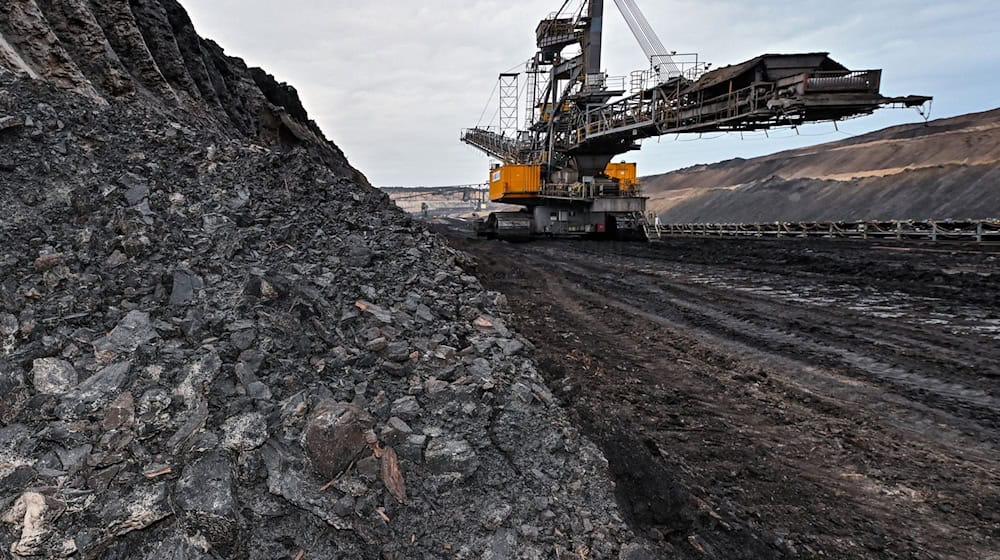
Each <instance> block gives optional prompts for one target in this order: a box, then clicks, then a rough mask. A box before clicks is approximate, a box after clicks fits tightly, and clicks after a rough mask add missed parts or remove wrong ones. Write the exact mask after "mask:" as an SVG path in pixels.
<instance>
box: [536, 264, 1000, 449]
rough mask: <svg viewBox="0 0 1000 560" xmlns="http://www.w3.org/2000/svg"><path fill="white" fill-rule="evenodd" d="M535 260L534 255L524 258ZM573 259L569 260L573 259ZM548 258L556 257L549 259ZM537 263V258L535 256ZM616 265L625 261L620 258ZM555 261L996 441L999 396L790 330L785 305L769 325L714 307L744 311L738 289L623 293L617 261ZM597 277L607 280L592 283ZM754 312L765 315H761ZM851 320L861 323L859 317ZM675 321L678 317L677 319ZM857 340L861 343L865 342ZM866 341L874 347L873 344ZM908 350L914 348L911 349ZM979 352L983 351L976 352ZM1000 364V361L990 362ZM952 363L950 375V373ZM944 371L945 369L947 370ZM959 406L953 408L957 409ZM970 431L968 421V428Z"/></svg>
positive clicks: (644, 305)
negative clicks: (852, 377)
mask: <svg viewBox="0 0 1000 560" xmlns="http://www.w3.org/2000/svg"><path fill="white" fill-rule="evenodd" d="M529 258H532V257H529ZM570 258H572V257H570ZM546 260H547V262H550V263H551V262H557V261H554V260H552V259H551V255H550V258H549V259H546ZM533 262H535V264H536V265H541V264H542V263H541V262H539V261H538V260H534V261H533ZM616 264H622V263H621V262H620V261H619V262H617V263H616ZM558 266H559V267H560V268H561V269H562V270H565V271H567V272H570V273H571V274H572V276H571V277H575V278H576V280H577V281H579V282H581V284H583V285H586V286H587V287H588V288H590V289H596V290H599V291H600V293H601V295H602V296H603V297H605V298H608V300H618V301H621V302H623V303H626V304H628V305H630V306H632V307H633V308H634V309H635V310H640V311H643V312H644V314H645V315H646V318H647V319H648V318H649V314H650V313H652V314H653V315H655V316H658V317H672V318H675V319H674V321H675V324H674V326H675V328H676V327H678V326H680V325H681V324H683V325H685V326H691V327H695V328H700V329H704V330H706V331H709V332H713V333H720V334H721V335H722V338H724V339H736V340H742V341H745V342H746V343H748V344H749V345H750V346H751V347H752V348H753V349H754V350H755V351H756V350H761V349H767V350H770V351H771V352H775V353H778V354H781V355H784V356H795V357H801V356H809V357H810V358H811V359H813V360H819V361H820V363H822V364H824V365H832V366H834V367H837V366H841V367H846V368H849V369H851V370H853V371H854V372H856V373H857V374H860V375H861V376H863V377H865V378H868V379H874V380H875V381H877V382H878V381H884V382H888V383H890V384H891V385H892V386H894V387H896V388H897V389H898V390H900V391H901V392H902V393H903V394H904V395H905V396H906V397H908V398H910V399H912V400H914V401H917V402H922V403H925V404H927V406H928V408H930V409H935V408H943V409H944V410H948V411H949V412H950V413H958V414H959V415H961V416H965V417H968V418H970V419H971V420H974V421H975V422H977V423H981V424H982V425H981V426H979V427H973V428H974V431H975V432H976V434H977V435H978V436H980V437H982V438H987V439H988V440H989V441H991V442H993V443H1000V434H998V433H997V432H996V429H997V428H998V427H1000V398H997V397H995V396H993V395H991V394H989V393H987V392H986V391H984V390H982V389H980V388H974V387H969V386H966V385H964V384H962V383H956V382H951V381H945V380H942V379H939V378H937V377H932V376H930V375H922V374H921V373H918V372H916V371H913V369H909V368H901V367H897V366H896V365H895V364H893V363H890V362H888V361H885V360H883V359H879V358H878V357H873V356H871V355H868V354H867V353H863V352H862V351H856V350H854V349H851V348H848V347H844V346H843V345H839V344H831V343H830V341H831V340H836V337H827V338H821V337H817V336H814V335H813V333H814V332H815V333H818V334H827V333H824V329H823V328H822V326H821V325H819V324H817V323H813V324H810V325H809V326H810V331H812V332H810V334H809V335H806V334H804V333H803V331H801V330H797V331H793V330H791V329H788V328H783V327H776V326H772V325H775V324H778V325H782V326H784V325H785V324H787V321H783V319H784V318H785V317H784V316H785V314H787V310H784V309H782V308H781V307H780V306H776V305H774V303H773V302H771V305H770V306H769V311H771V316H770V317H765V319H767V320H768V321H767V322H764V321H762V320H760V319H756V320H755V319H753V318H752V317H753V314H747V313H734V312H732V311H724V310H721V309H719V308H718V307H719V306H720V301H724V302H725V303H726V304H727V305H729V306H732V307H733V308H734V309H739V310H740V311H745V310H746V309H747V308H748V307H751V306H748V305H747V303H746V301H745V299H743V298H739V297H734V295H735V294H738V292H733V291H730V292H728V293H725V294H724V293H719V292H720V290H714V289H708V290H706V289H705V287H704V286H697V287H692V286H691V285H684V284H682V283H679V282H669V281H668V282H666V283H665V289H663V288H661V287H660V286H659V285H656V284H632V285H631V286H630V289H629V290H628V291H624V290H621V289H620V285H621V272H622V269H623V268H627V267H628V264H627V263H625V267H622V266H617V267H615V270H616V271H617V272H616V274H614V275H612V274H608V273H607V270H608V267H607V264H606V263H594V262H592V261H591V262H580V261H577V260H569V259H566V257H564V260H563V261H558ZM596 279H601V280H603V281H604V282H597V281H596ZM757 316H758V317H760V316H762V314H758V315H757ZM849 320H850V321H854V322H855V323H857V322H859V319H858V318H850V319H849ZM677 321H680V323H678V322H677ZM861 342H862V344H861V345H862V346H866V344H864V343H863V341H861ZM867 346H869V347H871V346H872V345H871V344H870V343H868V344H867ZM910 348H915V347H913V346H911V347H910ZM980 357H982V355H980ZM994 363H995V364H996V363H1000V360H998V361H996V362H994ZM954 369H955V368H954V367H953V368H951V370H950V372H953V371H954ZM950 372H949V373H950ZM956 409H957V410H956ZM964 428H966V429H968V428H970V426H968V425H966V426H964Z"/></svg>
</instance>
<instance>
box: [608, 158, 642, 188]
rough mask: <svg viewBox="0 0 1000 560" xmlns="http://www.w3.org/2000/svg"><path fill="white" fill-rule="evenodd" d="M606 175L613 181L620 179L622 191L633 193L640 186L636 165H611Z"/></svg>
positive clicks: (623, 163)
mask: <svg viewBox="0 0 1000 560" xmlns="http://www.w3.org/2000/svg"><path fill="white" fill-rule="evenodd" d="M604 174H605V175H607V176H608V177H611V178H612V179H618V182H619V184H620V185H621V188H622V190H625V191H631V190H633V189H635V186H636V184H638V175H637V171H636V167H635V164H634V163H625V162H624V161H623V162H621V163H609V164H608V167H607V169H605V170H604Z"/></svg>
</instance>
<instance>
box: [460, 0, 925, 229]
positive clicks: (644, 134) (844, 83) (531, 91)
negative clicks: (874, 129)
mask: <svg viewBox="0 0 1000 560" xmlns="http://www.w3.org/2000/svg"><path fill="white" fill-rule="evenodd" d="M614 1H615V4H616V6H617V7H618V10H619V11H620V12H621V14H622V16H623V17H624V18H625V21H626V23H627V24H628V26H629V28H630V29H631V30H632V32H633V34H634V35H635V37H636V39H637V40H638V42H639V44H640V46H641V48H642V49H643V52H644V53H645V55H646V57H647V59H648V60H649V63H650V65H649V67H648V69H645V70H640V71H636V72H632V73H631V75H630V76H628V77H627V78H626V77H617V78H615V77H609V76H608V75H607V74H605V73H604V72H603V71H602V70H601V39H602V30H603V27H604V26H603V21H604V7H605V6H604V1H603V0H583V1H582V2H580V6H579V7H578V8H577V9H571V10H567V8H568V7H569V4H570V0H566V1H565V2H564V3H563V5H562V7H561V8H560V9H559V11H558V12H556V13H554V14H551V15H549V16H548V17H547V18H545V19H543V20H542V21H541V23H539V24H538V27H537V28H536V30H535V35H536V39H537V42H536V46H537V52H536V53H535V55H534V57H532V59H531V60H530V61H529V62H528V63H527V64H526V67H525V69H524V72H520V73H505V74H501V75H500V77H499V83H498V87H499V91H500V108H499V111H498V114H499V116H500V126H499V127H498V128H497V127H478V126H477V127H475V128H470V129H466V130H463V131H462V136H461V139H462V141H463V142H465V143H467V144H469V145H471V146H473V147H475V148H477V149H479V150H481V151H483V152H485V153H486V154H487V155H489V156H490V157H491V158H493V159H495V160H497V161H498V162H499V163H495V164H492V165H491V168H490V175H489V196H490V200H492V201H493V202H497V203H503V204H512V205H518V206H522V207H523V209H522V210H521V211H519V212H497V213H493V214H491V215H490V216H489V217H488V218H487V219H486V220H484V221H483V222H482V223H481V224H480V225H479V233H480V235H485V236H488V237H496V238H502V239H525V238H531V237H537V236H592V237H612V238H639V239H645V238H647V236H648V231H649V230H648V225H649V224H648V223H647V218H646V200H647V199H646V198H645V197H644V196H643V195H642V189H641V185H640V184H639V181H638V176H637V170H636V165H635V164H634V163H626V162H613V160H614V159H615V158H616V157H618V156H619V155H621V154H624V153H627V152H629V151H632V150H636V149H639V147H640V145H639V142H640V141H641V140H643V139H646V138H653V137H657V136H661V135H666V134H689V133H706V132H742V131H755V130H766V129H770V128H778V127H795V126H799V125H801V124H805V123H811V122H820V121H839V120H843V119H848V118H852V117H858V116H862V115H868V114H871V113H873V112H874V111H875V110H876V109H879V108H883V107H913V108H917V109H918V110H921V111H922V110H923V108H924V107H925V106H927V105H928V104H929V103H930V102H931V98H930V97H925V96H907V97H885V96H883V95H882V94H881V93H880V86H881V77H882V71H881V70H850V69H848V68H846V67H845V66H843V65H841V64H839V63H838V62H836V61H834V60H833V59H832V58H830V56H829V54H828V53H822V52H818V53H803V54H765V55H762V56H758V57H756V58H754V59H752V60H748V61H746V62H743V63H741V64H736V65H733V66H727V67H724V68H718V69H711V67H710V65H709V64H706V63H704V62H701V61H699V60H698V56H697V55H693V54H677V53H675V52H668V51H666V49H665V48H664V47H663V44H662V43H661V42H660V40H659V38H658V37H657V35H656V33H655V32H654V31H653V28H652V27H651V26H650V24H649V22H648V21H647V20H646V18H645V16H644V15H643V13H642V11H640V9H639V7H638V6H637V5H636V3H635V1H634V0H614ZM521 80H523V84H521V83H519V82H520V81H521ZM626 82H628V83H626ZM522 85H523V86H524V92H525V93H524V97H523V98H522V97H521V86H522ZM522 106H523V107H526V113H527V115H526V118H525V119H524V121H525V122H524V125H525V126H524V127H523V129H519V126H518V125H519V120H521V119H520V118H519V113H520V110H521V109H520V107H522Z"/></svg>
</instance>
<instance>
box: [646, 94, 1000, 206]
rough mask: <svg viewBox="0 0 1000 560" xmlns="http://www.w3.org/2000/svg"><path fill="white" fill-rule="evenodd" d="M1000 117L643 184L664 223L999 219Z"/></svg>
mask: <svg viewBox="0 0 1000 560" xmlns="http://www.w3.org/2000/svg"><path fill="white" fill-rule="evenodd" d="M998 183H1000V109H995V110H992V111H986V112H982V113H973V114H968V115H961V116H958V117H953V118H947V119H938V120H933V121H930V122H928V123H926V124H925V123H919V124H911V125H903V126H896V127H891V128H887V129H884V130H880V131H878V132H873V133H870V134H865V135H861V136H857V137H854V138H849V139H845V140H840V141H837V142H831V143H827V144H820V145H818V146H812V147H808V148H801V149H797V150H788V151H784V152H779V153H777V154H772V155H769V156H763V157H759V158H753V159H749V160H747V159H733V160H729V161H724V162H720V163H715V164H710V165H698V166H694V167H690V168H687V169H681V170H678V171H674V172H671V173H666V174H662V175H654V176H649V177H645V178H643V186H644V189H645V193H646V194H647V195H648V196H649V197H650V201H649V208H650V210H652V211H655V212H656V213H658V214H659V215H660V218H661V220H663V221H664V222H666V223H719V222H729V223H732V222H742V223H764V222H775V221H840V220H926V219H937V220H947V219H954V220H967V219H995V218H998V217H1000V191H998V189H996V188H995V187H996V185H997V184H998Z"/></svg>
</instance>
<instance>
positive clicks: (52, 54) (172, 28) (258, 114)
mask: <svg viewBox="0 0 1000 560" xmlns="http://www.w3.org/2000/svg"><path fill="white" fill-rule="evenodd" d="M0 66H2V67H4V68H6V69H8V70H13V71H16V72H19V73H21V74H27V75H29V76H31V77H33V78H35V79H39V80H43V81H46V82H48V83H50V84H52V85H54V86H56V87H59V88H62V89H67V90H72V91H75V92H77V93H79V94H81V95H84V96H86V97H89V98H91V99H94V100H96V101H98V102H99V103H106V102H108V101H109V100H111V99H113V98H122V97H128V96H147V97H152V98H154V100H156V101H160V102H161V103H160V105H161V106H162V107H163V108H164V110H166V111H178V110H179V111H196V112H199V113H202V114H204V115H205V116H206V117H208V118H210V119H211V120H212V121H214V122H215V123H216V124H217V125H218V126H219V128H220V130H222V131H224V132H226V133H227V134H229V135H231V136H235V137H242V138H244V139H249V140H251V141H253V142H255V143H259V144H262V145H264V146H268V147H292V146H305V147H308V148H309V149H310V150H312V151H314V152H315V153H317V154H319V155H320V156H322V157H323V159H324V160H325V161H326V162H327V163H328V164H330V165H331V167H333V168H334V169H335V170H336V171H340V172H342V173H343V174H344V175H346V176H353V177H354V178H355V179H356V180H358V181H360V182H362V183H364V184H367V180H365V178H364V177H363V176H362V175H361V173H360V172H358V171H357V170H355V169H353V168H352V167H351V166H350V165H349V164H348V163H347V159H346V158H345V157H344V154H343V153H342V152H341V151H340V149H339V148H337V146H336V145H334V144H333V143H332V142H330V141H328V140H327V139H326V137H325V136H324V135H323V133H322V131H321V130H320V129H319V127H318V126H317V125H316V123H315V122H313V121H312V120H310V119H309V115H308V114H307V113H306V110H305V109H304V108H303V106H302V102H301V101H300V100H299V96H298V93H297V92H296V91H295V88H293V87H292V86H290V85H287V84H284V83H279V82H278V81H277V80H275V78H274V77H273V76H271V75H270V74H268V73H267V72H264V71H263V70H261V69H259V68H248V67H247V65H246V64H245V63H244V62H243V60H241V59H239V58H234V57H230V56H226V55H225V53H224V52H223V50H222V48H221V47H219V45H217V44H216V43H214V42H212V41H210V40H207V39H203V38H201V37H199V36H198V34H197V33H196V32H195V29H194V26H193V25H192V23H191V19H190V18H189V17H188V15H187V13H186V12H185V10H184V8H183V7H182V6H181V5H180V4H179V3H178V2H176V1H175V0H129V1H128V2H126V1H124V0H118V1H113V2H108V1H103V0H102V1H94V0H3V1H2V2H0Z"/></svg>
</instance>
